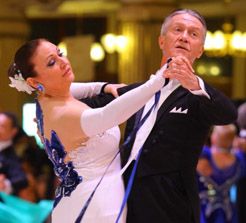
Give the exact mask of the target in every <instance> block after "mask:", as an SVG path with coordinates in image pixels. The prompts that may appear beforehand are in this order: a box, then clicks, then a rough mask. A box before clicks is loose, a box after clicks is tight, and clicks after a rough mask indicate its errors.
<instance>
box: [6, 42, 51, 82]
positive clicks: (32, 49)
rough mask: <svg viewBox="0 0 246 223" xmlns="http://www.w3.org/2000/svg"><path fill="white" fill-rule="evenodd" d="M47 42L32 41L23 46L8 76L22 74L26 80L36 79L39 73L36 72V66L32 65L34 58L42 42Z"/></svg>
mask: <svg viewBox="0 0 246 223" xmlns="http://www.w3.org/2000/svg"><path fill="white" fill-rule="evenodd" d="M43 41H47V40H45V39H35V40H30V41H28V42H27V43H25V44H24V45H23V46H21V47H20V48H19V49H18V50H17V51H16V53H15V58H14V62H13V63H12V64H11V65H10V67H9V69H8V76H9V77H14V75H15V74H19V73H21V74H22V77H23V78H24V79H25V80H26V79H27V78H28V77H36V76H37V73H36V72H35V71H34V64H33V63H32V61H31V60H32V57H33V55H34V54H35V53H36V50H37V48H38V46H39V45H40V43H41V42H43Z"/></svg>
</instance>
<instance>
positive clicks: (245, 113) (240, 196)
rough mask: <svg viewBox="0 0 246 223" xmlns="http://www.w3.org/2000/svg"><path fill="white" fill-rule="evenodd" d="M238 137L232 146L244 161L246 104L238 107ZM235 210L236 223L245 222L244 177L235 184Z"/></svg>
mask: <svg viewBox="0 0 246 223" xmlns="http://www.w3.org/2000/svg"><path fill="white" fill-rule="evenodd" d="M236 124H237V125H238V135H237V136H236V137H235V139H234V142H233V146H234V147H235V148H238V149H240V150H241V151H242V152H243V153H244V159H246V102H244V103H242V104H241V105H240V106H239V107H238V118H237V123H236ZM236 188H237V208H238V223H245V222H246V177H245V176H244V177H243V178H242V179H240V180H239V181H238V182H237V187H236Z"/></svg>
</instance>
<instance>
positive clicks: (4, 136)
mask: <svg viewBox="0 0 246 223" xmlns="http://www.w3.org/2000/svg"><path fill="white" fill-rule="evenodd" d="M16 133H17V128H15V127H13V126H12V122H11V119H10V118H8V117H7V116H6V115H4V114H0V142H1V141H7V140H11V139H13V138H14V136H15V134H16Z"/></svg>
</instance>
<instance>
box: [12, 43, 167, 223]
mask: <svg viewBox="0 0 246 223" xmlns="http://www.w3.org/2000/svg"><path fill="white" fill-rule="evenodd" d="M8 75H9V77H10V79H11V85H10V86H12V87H16V88H17V89H18V90H22V91H23V90H24V91H26V92H28V93H31V92H32V91H34V90H37V91H38V97H37V100H36V103H37V121H38V127H39V131H40V133H41V138H42V140H43V143H44V148H45V150H46V153H47V154H48V156H49V158H50V160H51V161H52V162H53V164H54V171H55V172H56V174H57V175H58V177H59V179H60V181H61V184H60V186H59V187H58V188H57V191H56V197H55V202H54V210H53V212H52V222H55V223H63V222H64V223H74V222H77V221H76V219H77V217H78V216H79V214H80V212H81V209H82V208H83V207H84V205H85V203H86V201H87V200H88V198H89V196H90V195H91V193H92V191H93V190H94V188H95V187H96V185H97V184H98V182H99V181H100V179H101V177H102V175H103V174H104V173H105V171H106V169H107V168H108V170H107V172H106V174H105V176H104V178H103V180H102V182H101V184H100V185H99V186H98V189H97V190H96V192H95V194H94V197H93V198H92V200H91V202H90V204H89V205H88V208H87V210H86V212H85V214H84V216H83V220H82V221H81V222H83V223H100V222H102V223H113V222H115V221H116V218H117V216H118V213H119V211H120V207H121V203H122V201H123V197H124V185H123V181H122V178H121V174H120V170H121V166H120V156H119V154H118V155H117V156H116V158H115V159H114V160H113V158H114V156H115V155H116V154H117V152H118V148H119V140H120V131H119V128H118V127H117V125H118V124H120V123H122V122H124V121H125V120H126V119H128V118H129V117H130V116H131V115H132V114H134V113H135V112H136V111H138V110H139V109H140V108H141V107H142V106H143V105H144V104H145V103H146V102H147V101H148V100H149V99H150V98H151V97H152V96H153V94H154V93H155V92H157V91H158V90H160V89H161V87H162V86H163V85H164V82H165V79H164V78H163V72H162V71H158V72H157V74H156V75H155V77H154V78H152V79H150V80H149V81H147V82H146V83H145V84H144V85H142V86H140V87H139V88H136V89H134V90H132V91H130V92H128V93H126V94H124V95H123V96H121V97H119V98H117V99H115V100H114V101H113V102H111V103H110V104H108V105H107V106H105V107H103V108H99V109H90V108H89V107H88V106H87V105H86V104H84V103H82V102H79V101H77V100H76V99H75V98H74V97H73V96H72V94H71V93H70V87H71V83H72V82H73V80H74V74H73V72H72V68H71V65H70V63H69V61H68V59H67V58H66V57H65V56H64V55H62V53H61V52H60V50H59V48H57V46H55V45H54V44H52V43H50V42H48V41H47V40H44V39H37V40H32V41H29V42H27V43H26V44H25V45H23V46H22V47H21V48H20V49H18V50H17V52H16V54H15V58H14V63H13V64H11V66H10V68H9V71H8ZM95 91H98V90H95ZM112 160H113V162H112V164H111V165H109V164H110V163H111V161H112ZM125 219H126V208H125V209H124V211H123V214H122V216H121V218H120V221H119V222H121V223H124V222H125Z"/></svg>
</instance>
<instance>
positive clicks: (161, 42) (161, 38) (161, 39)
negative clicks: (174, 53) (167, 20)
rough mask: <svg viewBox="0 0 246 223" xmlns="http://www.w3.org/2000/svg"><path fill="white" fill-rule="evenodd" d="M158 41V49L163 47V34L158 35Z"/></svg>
mask: <svg viewBox="0 0 246 223" xmlns="http://www.w3.org/2000/svg"><path fill="white" fill-rule="evenodd" d="M158 41H159V47H160V49H161V50H162V49H163V44H164V42H165V36H164V35H162V36H159V39H158Z"/></svg>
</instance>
